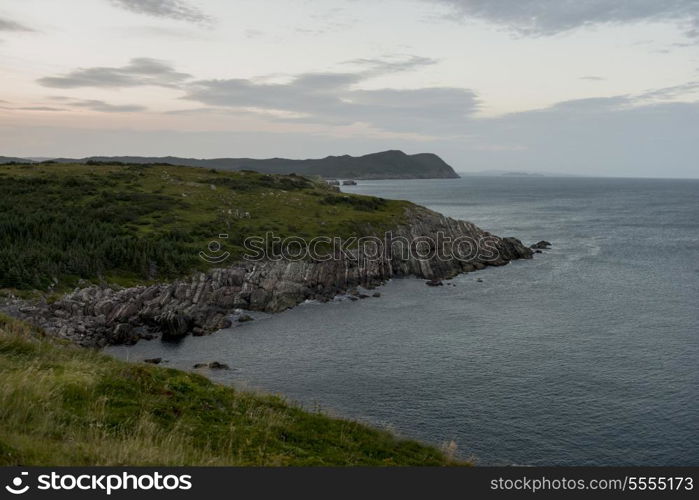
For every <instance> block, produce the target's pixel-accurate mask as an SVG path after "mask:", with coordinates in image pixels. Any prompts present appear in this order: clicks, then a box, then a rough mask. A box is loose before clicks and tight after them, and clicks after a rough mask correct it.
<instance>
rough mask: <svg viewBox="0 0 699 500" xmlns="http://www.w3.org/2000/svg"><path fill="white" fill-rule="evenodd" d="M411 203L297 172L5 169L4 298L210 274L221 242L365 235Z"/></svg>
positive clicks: (1, 188)
mask: <svg viewBox="0 0 699 500" xmlns="http://www.w3.org/2000/svg"><path fill="white" fill-rule="evenodd" d="M406 206H407V202H401V201H389V200H381V199H378V198H371V197H366V196H359V195H348V194H343V193H338V192H336V191H334V190H333V189H332V188H330V187H329V186H327V185H326V184H325V182H324V181H321V180H312V179H308V178H305V177H299V176H296V175H293V174H291V175H269V174H260V173H256V172H249V171H241V172H223V171H218V170H211V169H204V168H196V167H183V166H173V165H167V164H150V165H147V164H146V165H143V164H134V165H129V164H120V163H99V162H88V163H87V164H59V163H35V164H7V165H0V289H2V288H6V289H18V290H30V289H38V290H44V291H46V290H48V289H51V290H54V291H55V290H61V289H65V288H68V287H72V286H75V284H76V283H78V282H79V281H80V280H81V279H82V280H88V281H90V282H93V283H94V282H104V283H116V284H119V285H123V286H131V285H135V284H139V283H147V282H151V281H154V280H166V279H171V278H175V277H179V276H184V275H187V274H189V273H191V272H192V271H197V270H204V269H206V267H207V266H208V264H207V263H206V262H204V261H203V260H202V259H200V258H198V254H199V252H200V251H206V249H207V245H208V243H209V242H210V241H212V240H215V239H218V236H219V235H221V234H226V235H228V237H227V238H226V239H222V240H220V242H221V243H222V246H223V248H222V250H221V251H222V252H223V251H228V252H230V253H231V257H232V260H235V259H239V258H241V257H242V255H243V254H244V249H243V241H244V240H245V238H247V237H249V236H264V235H266V234H267V233H270V232H272V233H274V234H275V236H279V237H281V238H285V237H287V236H295V237H301V238H309V239H310V238H313V237H315V236H340V237H349V236H361V235H365V234H377V233H379V232H380V231H382V230H386V229H389V228H390V227H393V226H395V225H396V224H398V223H399V222H400V221H401V219H402V217H403V215H404V212H405V210H404V209H405V207H406Z"/></svg>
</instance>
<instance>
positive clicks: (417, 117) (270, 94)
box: [184, 57, 479, 134]
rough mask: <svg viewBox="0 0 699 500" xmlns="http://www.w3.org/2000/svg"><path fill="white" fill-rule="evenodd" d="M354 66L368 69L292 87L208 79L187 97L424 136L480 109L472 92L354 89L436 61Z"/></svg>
mask: <svg viewBox="0 0 699 500" xmlns="http://www.w3.org/2000/svg"><path fill="white" fill-rule="evenodd" d="M350 62H351V63H352V64H360V65H362V66H364V67H365V69H363V70H361V71H358V72H338V73H304V74H300V75H296V76H295V77H294V78H293V79H292V80H291V81H290V82H288V83H264V82H259V81H256V80H251V79H228V80H204V81H198V82H194V83H192V84H191V85H188V86H187V94H186V95H185V96H184V99H187V100H191V101H195V102H198V103H200V104H203V105H205V106H210V107H219V108H233V109H237V110H238V111H244V112H251V111H252V112H259V113H261V114H265V115H266V116H269V117H270V118H272V119H276V120H279V121H292V122H302V123H315V124H328V125H350V124H354V123H365V124H368V125H371V126H374V127H377V128H380V129H383V130H387V131H398V132H403V131H410V132H420V133H424V134H431V133H438V132H444V131H445V130H449V129H453V127H455V126H459V125H461V124H462V123H463V121H464V119H465V118H466V117H467V116H469V115H471V114H473V113H475V112H476V111H477V109H478V106H479V102H478V99H477V97H476V95H475V93H474V92H473V91H471V90H469V89H462V88H453V87H430V88H418V89H377V90H364V89H359V88H356V87H357V85H358V84H361V83H362V82H364V81H365V80H368V79H371V78H373V77H376V76H380V75H384V74H389V73H395V72H398V71H404V70H407V69H410V68H415V67H418V66H422V65H426V64H432V63H433V60H432V59H427V58H419V57H411V58H407V59H405V60H402V61H399V60H390V61H384V60H379V59H362V60H354V61H350ZM275 117H276V118H275Z"/></svg>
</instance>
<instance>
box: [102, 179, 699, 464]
mask: <svg viewBox="0 0 699 500" xmlns="http://www.w3.org/2000/svg"><path fill="white" fill-rule="evenodd" d="M343 190H344V191H347V192H353V193H362V194H370V195H375V196H382V197H386V198H400V199H407V200H410V201H413V202H415V203H418V204H421V205H425V206H427V207H429V208H431V209H433V210H436V211H438V212H441V213H443V214H445V215H448V216H450V217H454V218H459V219H465V220H469V221H471V222H474V223H475V224H477V225H479V226H480V227H482V228H484V229H486V230H488V231H491V232H493V233H495V234H498V235H500V236H516V237H518V238H520V239H521V240H522V241H524V242H525V243H527V244H529V243H533V242H536V241H539V240H542V239H544V240H548V241H550V242H551V243H553V247H552V249H551V250H549V251H545V252H544V253H543V254H537V255H535V257H534V259H533V260H530V261H516V262H512V263H510V264H509V265H507V266H504V267H498V268H489V269H486V270H484V271H480V272H476V273H471V274H465V275H461V276H458V277H456V278H454V279H453V280H451V281H450V283H453V284H454V285H455V286H444V287H427V286H425V282H424V280H418V279H411V278H405V279H394V280H392V281H390V282H389V283H388V284H386V285H385V286H382V287H381V288H379V291H380V292H381V294H382V296H381V297H380V298H370V299H365V300H361V301H356V302H353V301H348V300H338V301H335V302H332V303H327V304H317V303H307V304H303V305H301V306H299V307H297V308H295V309H292V310H290V311H287V312H284V313H281V314H278V315H272V316H269V315H263V314H258V315H256V318H257V320H256V321H254V322H251V323H246V324H244V325H243V326H240V327H238V328H234V329H230V330H223V331H220V332H218V333H216V334H214V335H211V336H207V337H187V338H186V339H184V340H183V341H182V342H180V343H177V344H168V343H162V342H160V341H151V342H146V341H141V342H139V343H138V344H137V345H135V346H115V347H110V348H108V349H107V352H108V353H110V354H112V355H114V356H117V357H120V358H124V359H130V360H134V361H138V360H142V359H144V358H148V357H156V356H161V357H163V358H165V359H167V360H168V363H167V364H166V366H171V367H175V368H182V369H191V367H192V365H193V364H194V363H199V362H210V361H220V362H225V363H227V364H229V365H230V366H231V367H232V368H233V369H232V370H230V371H211V372H204V373H207V374H208V375H210V376H211V378H212V379H214V380H216V381H219V382H222V383H229V384H234V385H235V386H237V387H241V388H246V389H251V390H260V391H264V392H271V393H278V394H281V395H283V396H285V397H286V398H287V399H289V400H292V401H295V402H298V403H299V404H301V405H303V406H304V407H306V408H309V409H318V408H319V409H321V410H322V411H325V412H327V413H329V414H333V415H338V416H343V417H348V418H353V419H357V420H360V421H363V422H366V423H369V424H372V425H374V426H379V427H383V428H387V429H390V430H392V431H393V432H396V433H398V434H400V435H402V436H405V437H410V438H415V439H419V440H422V441H425V442H428V443H433V444H435V445H437V446H441V445H444V444H448V443H451V442H453V443H455V444H456V446H457V450H458V453H459V455H460V456H462V457H464V458H473V459H474V460H475V461H476V463H477V464H481V465H694V466H696V465H699V181H696V180H694V181H690V180H650V179H608V178H605V179H596V178H553V177H534V176H527V177H475V176H474V177H465V178H462V179H445V180H441V179H440V180H386V181H359V184H358V185H357V186H343ZM479 278H480V279H482V282H478V281H477V280H478V279H479Z"/></svg>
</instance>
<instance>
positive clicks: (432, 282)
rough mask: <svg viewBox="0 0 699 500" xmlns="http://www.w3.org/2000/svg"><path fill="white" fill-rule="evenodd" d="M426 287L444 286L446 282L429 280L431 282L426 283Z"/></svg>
mask: <svg viewBox="0 0 699 500" xmlns="http://www.w3.org/2000/svg"><path fill="white" fill-rule="evenodd" d="M425 285H427V286H444V282H443V281H442V280H437V279H433V280H429V281H427V282H425Z"/></svg>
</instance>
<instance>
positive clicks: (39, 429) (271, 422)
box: [0, 315, 457, 466]
mask: <svg viewBox="0 0 699 500" xmlns="http://www.w3.org/2000/svg"><path fill="white" fill-rule="evenodd" d="M0 379H1V380H2V384H0V466H11V465H25V466H29V465H44V466H46V465H52V466H58V465H134V466H135V465H258V466H261V465H298V466H307V465H308V466H310V465H314V466H315V465H319V466H321V465H327V466H331V465H341V466H345V465H347V466H349V465H457V462H454V461H453V460H451V459H450V458H449V457H448V456H447V455H445V454H444V453H442V452H440V451H439V450H437V449H435V448H432V447H429V446H425V445H422V444H420V443H417V442H414V441H407V440H400V439H398V438H396V437H394V436H392V435H391V434H389V433H387V432H383V431H379V430H374V429H371V428H369V427H366V426H364V425H361V424H359V423H356V422H351V421H348V420H341V419H335V418H329V417H327V416H324V415H322V414H318V413H309V412H306V411H304V410H302V409H300V408H298V407H295V406H293V405H290V404H288V403H286V402H284V401H283V400H282V399H280V398H278V397H274V396H261V395H256V394H250V393H244V392H239V391H236V390H234V389H232V388H230V387H226V386H222V385H216V384H214V383H212V382H210V381H208V380H207V379H205V378H204V377H202V376H199V375H196V374H192V373H186V372H181V371H177V370H172V369H165V368H160V367H155V366H151V365H145V364H144V365H139V364H131V363H125V362H122V361H118V360H115V359H112V358H109V357H107V356H105V355H102V354H99V353H97V352H94V351H90V350H86V349H82V348H78V347H75V346H73V345H69V344H63V343H60V342H58V341H56V340H52V339H48V338H44V337H43V336H42V333H41V332H40V331H39V330H37V329H35V328H32V327H30V326H28V325H26V324H24V323H21V322H18V321H16V320H13V319H10V318H8V317H5V316H1V315H0Z"/></svg>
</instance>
